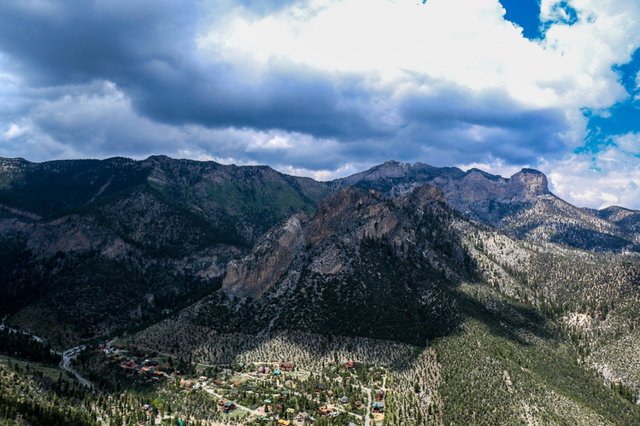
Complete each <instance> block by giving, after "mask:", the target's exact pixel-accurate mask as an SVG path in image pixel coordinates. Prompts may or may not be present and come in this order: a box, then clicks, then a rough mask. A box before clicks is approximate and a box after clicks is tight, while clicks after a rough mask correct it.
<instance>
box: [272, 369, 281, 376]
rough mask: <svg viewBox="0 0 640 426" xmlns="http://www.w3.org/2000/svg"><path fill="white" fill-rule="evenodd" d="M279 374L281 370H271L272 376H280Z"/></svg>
mask: <svg viewBox="0 0 640 426" xmlns="http://www.w3.org/2000/svg"><path fill="white" fill-rule="evenodd" d="M281 374H282V371H280V370H276V371H274V372H273V375H274V376H280V375H281Z"/></svg>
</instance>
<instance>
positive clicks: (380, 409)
mask: <svg viewBox="0 0 640 426" xmlns="http://www.w3.org/2000/svg"><path fill="white" fill-rule="evenodd" d="M372 407H373V412H374V413H384V402H381V401H375V402H374V403H373V406H372Z"/></svg>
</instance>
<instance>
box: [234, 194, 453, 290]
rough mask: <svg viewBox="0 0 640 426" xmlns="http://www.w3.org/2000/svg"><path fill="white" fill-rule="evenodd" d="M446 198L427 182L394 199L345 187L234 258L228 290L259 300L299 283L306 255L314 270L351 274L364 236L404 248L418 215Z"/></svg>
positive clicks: (333, 274)
mask: <svg viewBox="0 0 640 426" xmlns="http://www.w3.org/2000/svg"><path fill="white" fill-rule="evenodd" d="M444 204H445V199H444V197H443V195H442V193H441V192H440V191H438V190H437V189H436V188H433V187H431V186H429V185H424V186H421V187H418V188H416V189H415V190H413V191H412V192H411V193H408V194H405V195H404V196H402V197H399V198H395V199H390V198H386V197H384V196H383V195H382V194H381V193H379V192H376V191H372V190H363V189H355V188H347V189H344V190H342V191H339V192H338V193H336V194H334V195H332V196H329V197H328V198H327V199H326V200H324V201H323V202H322V203H321V204H320V206H319V207H318V209H317V211H316V214H315V215H314V216H313V217H311V218H305V217H302V216H294V217H292V218H291V219H289V220H288V221H287V222H286V223H284V224H283V225H281V226H276V227H275V228H273V229H272V230H271V231H269V232H268V233H267V234H266V235H265V237H264V238H263V239H261V240H260V242H259V243H258V244H257V245H256V247H255V248H254V250H253V251H252V253H251V254H249V255H248V256H246V257H245V258H244V259H241V260H233V261H231V262H230V263H229V265H228V267H227V274H226V276H225V278H224V281H223V286H222V288H223V290H224V291H225V293H226V294H227V295H232V296H236V297H251V298H253V299H256V300H259V299H262V298H263V296H264V295H265V294H266V293H268V292H269V291H270V290H271V289H272V288H274V286H276V285H278V286H282V285H284V284H283V283H284V282H286V283H288V284H286V285H295V281H296V279H297V277H300V276H301V275H302V269H301V268H303V267H304V266H303V265H302V263H304V262H306V261H309V263H308V266H307V269H308V271H309V272H311V273H315V274H319V275H322V276H336V275H341V274H348V273H349V272H350V271H352V268H353V262H354V259H353V253H357V252H358V251H359V249H360V246H361V244H362V243H363V242H366V241H384V242H385V243H387V244H389V246H390V247H393V248H397V249H398V252H399V253H401V252H402V249H401V247H403V246H406V244H408V243H411V242H415V240H416V233H415V232H416V231H415V222H414V220H419V219H418V218H421V217H422V216H423V215H424V214H425V213H426V212H427V211H433V208H434V205H442V206H444ZM443 208H444V207H443ZM349 253H351V254H349ZM296 259H298V260H300V261H298V262H296V261H295V260H296ZM278 283H280V284H278Z"/></svg>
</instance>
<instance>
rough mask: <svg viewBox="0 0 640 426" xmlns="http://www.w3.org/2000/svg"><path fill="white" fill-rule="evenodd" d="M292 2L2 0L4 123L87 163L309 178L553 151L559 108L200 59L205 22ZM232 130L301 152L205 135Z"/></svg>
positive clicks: (526, 158) (444, 88) (523, 158)
mask: <svg viewBox="0 0 640 426" xmlns="http://www.w3.org/2000/svg"><path fill="white" fill-rule="evenodd" d="M290 3H292V1H279V2H278V1H276V2H257V1H254V0H245V1H242V2H238V1H220V2H214V4H213V5H212V6H211V7H209V8H208V9H206V10H205V9H204V8H203V7H202V6H203V5H205V3H192V2H184V1H177V0H141V1H135V2H133V1H124V0H94V1H87V0H67V1H64V2H43V1H36V0H28V1H13V0H3V1H0V51H1V52H2V53H3V54H4V55H5V56H6V58H8V60H7V61H6V63H5V62H0V67H2V65H1V64H2V63H5V67H6V69H8V70H9V72H12V73H15V74H17V75H19V76H20V77H21V79H22V80H23V81H24V82H23V83H22V84H23V86H21V89H20V90H21V92H22V93H21V94H20V95H16V94H15V93H14V94H13V95H12V99H14V100H13V101H12V105H13V111H12V115H11V120H15V121H17V120H18V119H20V118H21V117H22V118H24V117H26V121H27V122H28V124H29V125H32V126H34V127H35V128H37V130H38V131H39V132H40V136H41V137H44V136H46V138H50V139H51V140H53V141H54V142H55V143H53V142H52V143H51V144H49V145H48V146H50V150H49V151H46V153H49V154H48V155H53V156H56V155H65V152H66V151H64V147H69V148H70V149H69V151H71V152H75V153H81V154H83V155H87V156H107V155H136V156H140V155H145V154H152V153H158V152H162V153H169V154H175V153H178V152H199V153H205V154H210V155H214V156H217V157H229V158H235V159H238V160H241V161H255V162H266V163H270V164H288V165H293V166H296V167H305V168H308V169H316V170H317V169H335V168H336V167H337V166H338V165H340V164H341V163H344V162H360V163H366V162H369V163H373V162H381V161H384V160H387V159H390V158H394V159H399V160H406V161H415V160H418V159H422V160H425V161H431V162H433V163H440V164H445V163H453V162H464V161H469V162H471V161H480V160H481V159H483V158H488V157H500V158H503V159H505V160H507V161H509V162H520V163H526V162H531V161H533V160H535V159H536V158H538V157H539V156H540V155H541V154H544V155H547V154H549V155H553V154H554V153H558V152H560V151H561V150H562V149H563V147H562V143H561V142H560V140H559V138H558V136H557V135H559V134H561V133H562V131H564V130H565V129H566V128H567V126H568V124H567V123H566V122H565V121H564V118H563V117H564V115H563V114H562V113H561V112H560V111H554V110H539V111H536V110H534V111H532V110H528V109H526V108H524V107H522V106H520V105H517V104H515V103H514V102H512V101H511V100H510V99H509V98H508V96H507V95H506V94H503V93H496V92H487V93H469V92H468V91H466V90H464V89H462V88H459V87H452V86H451V85H450V84H446V83H443V82H439V81H431V82H429V84H432V85H433V86H434V87H436V88H437V90H429V91H426V92H425V93H427V94H424V93H422V92H420V91H419V90H417V91H416V92H415V93H412V94H409V95H405V96H403V97H398V96H396V95H394V91H393V88H386V89H372V88H371V87H368V86H366V85H365V83H364V82H363V79H361V77H360V76H354V75H344V74H340V75H337V74H328V73H323V72H320V71H315V70H312V69H309V68H304V67H300V66H294V65H291V64H288V65H282V64H280V65H278V66H271V68H270V69H269V70H268V71H266V72H265V73H260V75H259V76H256V75H255V73H253V72H252V70H250V69H244V68H242V66H240V65H237V64H230V63H225V62H223V61H221V60H220V59H219V58H216V57H210V58H206V57H204V54H203V52H201V51H198V50H197V47H196V45H195V41H194V40H195V38H196V36H197V34H198V31H199V30H200V29H201V28H200V25H201V24H202V22H201V21H202V19H201V18H202V17H203V16H208V15H212V18H211V19H216V16H214V15H219V14H221V13H222V12H223V11H224V10H225V9H228V8H229V7H232V6H233V7H237V6H238V5H242V6H244V7H246V8H247V10H248V9H251V11H252V13H268V12H272V11H274V10H277V9H278V8H280V7H282V6H284V5H287V4H290ZM0 59H1V58H0ZM105 82H112V83H113V85H110V83H105ZM0 83H1V81H0ZM1 91H2V86H1V85H0V100H2V98H3V94H2V93H1ZM4 96H7V94H6V93H5V95H4ZM18 98H21V99H22V100H21V101H20V102H18V101H17V99H18ZM1 124H2V123H1V122H0V125H1ZM5 124H6V123H5ZM229 128H235V129H244V130H245V131H246V132H255V131H262V132H273V131H282V132H291V133H290V138H292V139H296V138H297V139H300V140H303V139H304V142H301V141H298V142H296V141H295V140H293V142H292V145H291V146H290V147H288V148H286V149H285V148H276V149H261V148H255V147H252V145H251V144H252V139H251V138H252V137H253V136H252V135H248V136H246V137H244V138H243V137H240V136H237V135H236V136H229V135H230V133H229V134H225V133H224V132H216V129H229ZM483 135H484V136H483ZM27 137H28V136H23V138H27ZM225 138H228V139H225ZM489 139H490V141H491V142H489V141H488V140H489ZM18 142H20V141H17V140H16V141H14V142H13V145H10V146H9V148H7V147H5V148H4V149H3V150H2V151H0V154H1V153H3V152H4V153H7V152H9V153H10V152H11V149H15V148H12V147H15V146H18ZM23 146H27V147H33V146H34V142H33V140H32V141H31V142H30V144H23ZM0 148H2V147H0ZM29 149H33V148H29ZM34 155H35V153H32V154H31V156H34ZM27 156H29V153H28V152H27Z"/></svg>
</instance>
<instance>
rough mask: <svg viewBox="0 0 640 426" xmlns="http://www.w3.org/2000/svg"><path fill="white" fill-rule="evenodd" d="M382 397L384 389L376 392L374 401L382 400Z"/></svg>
mask: <svg viewBox="0 0 640 426" xmlns="http://www.w3.org/2000/svg"><path fill="white" fill-rule="evenodd" d="M383 399H384V391H383V390H379V391H378V392H376V401H382V400H383Z"/></svg>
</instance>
